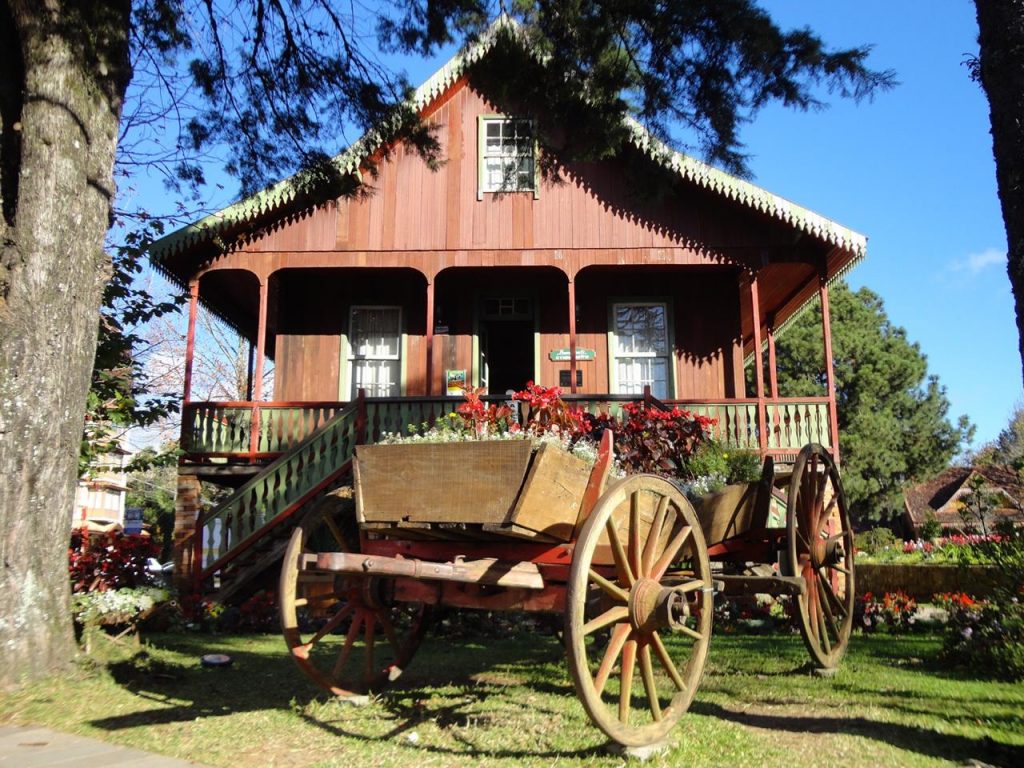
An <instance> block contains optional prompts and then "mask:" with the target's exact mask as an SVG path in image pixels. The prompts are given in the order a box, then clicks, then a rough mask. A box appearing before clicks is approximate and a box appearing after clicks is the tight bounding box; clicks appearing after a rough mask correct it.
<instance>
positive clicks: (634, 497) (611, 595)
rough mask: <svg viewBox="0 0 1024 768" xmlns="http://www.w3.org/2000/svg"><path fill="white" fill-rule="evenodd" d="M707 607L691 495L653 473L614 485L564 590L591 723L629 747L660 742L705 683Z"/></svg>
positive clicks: (572, 665)
mask: <svg viewBox="0 0 1024 768" xmlns="http://www.w3.org/2000/svg"><path fill="white" fill-rule="evenodd" d="M711 614H712V582H711V565H710V562H709V561H708V553H707V547H706V545H705V543H704V534H703V532H702V531H701V527H700V523H699V522H698V520H697V515H696V513H695V512H694V510H693V507H692V506H691V505H690V502H689V501H687V499H686V497H685V496H684V495H683V494H682V493H681V492H680V491H679V490H678V489H677V488H676V487H675V486H674V485H672V484H671V483H670V482H668V481H667V480H664V479H662V478H660V477H656V476H653V475H633V476H631V477H627V478H625V479H624V480H620V481H619V482H617V483H616V484H615V485H613V486H612V487H611V488H609V489H608V491H606V492H605V494H604V495H603V496H602V497H601V499H600V500H599V501H598V503H597V505H596V506H595V508H594V510H593V512H592V513H591V515H590V517H589V518H588V519H587V522H586V524H585V525H584V526H583V529H582V531H581V532H580V537H579V540H578V541H577V543H576V549H575V554H574V555H573V560H572V567H571V569H570V575H569V586H568V594H567V596H566V616H565V632H566V638H567V645H568V656H569V669H570V671H571V673H572V676H573V680H574V682H575V684H576V693H577V694H578V695H579V697H580V700H581V701H582V703H583V707H584V709H585V710H586V711H587V714H588V715H590V718H591V720H593V721H594V724H595V725H597V727H598V728H600V729H601V730H602V731H604V732H605V733H606V734H607V735H608V736H610V737H611V738H612V739H614V740H615V741H617V742H619V743H620V744H624V745H626V746H644V745H647V744H653V743H655V742H657V741H660V740H662V739H663V738H664V737H665V736H666V735H667V734H668V732H669V730H671V728H672V726H674V725H675V724H676V722H678V720H679V718H680V717H682V715H683V713H684V712H685V711H686V709H687V708H688V707H689V706H690V702H691V700H692V699H693V695H694V693H695V692H696V690H697V686H698V685H699V684H700V679H701V676H702V674H703V672H704V660H705V658H706V656H707V651H708V642H709V640H710V639H711ZM605 638H607V644H605V643H604V639H605ZM637 678H639V684H635V683H636V679H637Z"/></svg>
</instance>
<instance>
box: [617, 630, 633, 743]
mask: <svg viewBox="0 0 1024 768" xmlns="http://www.w3.org/2000/svg"><path fill="white" fill-rule="evenodd" d="M635 666H636V640H627V641H626V647H625V648H623V649H622V670H621V671H620V673H619V721H620V722H622V723H623V724H626V725H628V724H629V709H630V706H629V705H630V700H631V699H632V698H633V669H634V667H635Z"/></svg>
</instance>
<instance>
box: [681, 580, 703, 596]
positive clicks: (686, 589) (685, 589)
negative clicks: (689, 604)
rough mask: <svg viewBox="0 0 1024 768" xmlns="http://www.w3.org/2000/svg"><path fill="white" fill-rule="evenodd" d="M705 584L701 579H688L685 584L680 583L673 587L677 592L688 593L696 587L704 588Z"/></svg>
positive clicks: (695, 589) (696, 588) (694, 590)
mask: <svg viewBox="0 0 1024 768" xmlns="http://www.w3.org/2000/svg"><path fill="white" fill-rule="evenodd" d="M705 586H707V585H706V584H705V583H704V582H703V581H690V582H687V583H686V584H680V585H679V586H678V587H673V589H675V590H676V591H677V592H682V593H684V594H688V593H690V592H696V591H697V590H698V589H704V587H705Z"/></svg>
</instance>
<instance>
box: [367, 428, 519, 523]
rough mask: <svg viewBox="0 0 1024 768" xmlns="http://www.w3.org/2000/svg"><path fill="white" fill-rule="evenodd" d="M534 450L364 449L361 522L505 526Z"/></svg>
mask: <svg viewBox="0 0 1024 768" xmlns="http://www.w3.org/2000/svg"><path fill="white" fill-rule="evenodd" d="M530 449H531V448H530V443H529V441H526V440H508V441H494V442H479V443H446V444H433V445H431V444H420V445H409V444H405V445H366V446H359V448H358V449H357V451H356V457H357V458H356V465H357V471H358V475H357V493H356V505H357V506H356V512H357V516H358V518H359V522H360V523H373V522H398V523H400V522H409V523H417V522H418V523H433V522H438V523H500V522H503V521H504V520H505V519H506V518H507V516H508V515H509V513H510V511H511V510H512V508H513V506H514V504H515V502H516V497H517V496H518V494H519V490H520V487H521V486H522V484H523V479H524V477H525V475H526V468H527V465H528V462H529V460H530ZM410 488H415V489H416V493H415V494H411V493H409V489H410Z"/></svg>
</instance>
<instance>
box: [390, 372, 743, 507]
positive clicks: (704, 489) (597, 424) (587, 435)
mask: <svg viewBox="0 0 1024 768" xmlns="http://www.w3.org/2000/svg"><path fill="white" fill-rule="evenodd" d="M482 395H483V390H482V389H476V388H472V387H471V388H469V389H467V390H466V392H465V402H463V403H461V404H460V405H459V406H458V407H457V408H456V412H455V413H451V414H448V415H447V416H444V417H442V418H440V419H438V420H437V421H436V422H435V424H434V425H433V426H428V425H427V424H423V425H421V426H420V427H416V426H414V425H409V428H408V432H409V435H407V436H403V435H397V434H385V435H383V436H382V438H381V440H380V441H379V442H381V443H385V444H394V443H417V442H425V443H445V442H463V441H467V440H514V439H529V440H531V441H532V442H533V443H534V444H535V445H541V444H543V443H546V442H557V443H558V444H559V445H560V446H561V447H562V448H563V449H564V450H566V451H569V452H571V453H573V454H574V455H576V456H578V457H579V458H581V459H583V460H585V461H587V462H588V463H591V464H593V463H594V461H596V458H597V441H598V440H599V439H600V437H601V435H602V434H603V432H604V430H605V429H611V430H612V432H613V434H614V435H615V456H616V472H620V473H630V472H653V473H656V474H660V475H665V476H669V477H675V478H679V479H682V480H686V481H689V482H691V484H692V487H693V488H695V489H697V491H698V492H699V494H701V495H703V494H704V493H708V492H710V491H711V490H715V489H717V488H719V487H720V486H721V484H723V483H724V482H725V478H726V477H727V474H728V473H730V472H732V471H733V469H734V468H733V467H732V465H730V464H729V463H728V462H727V460H726V459H727V457H728V454H726V453H725V452H724V451H722V450H721V449H720V448H716V449H715V450H717V451H718V454H719V455H720V456H721V458H722V472H721V473H719V474H718V475H711V476H710V477H708V476H707V475H708V474H709V473H708V472H705V471H703V469H702V468H701V465H699V464H697V463H695V464H694V465H693V466H692V467H691V466H690V465H689V464H688V463H687V462H688V461H690V460H691V458H692V457H693V456H694V455H695V452H696V451H697V449H698V448H699V447H700V446H702V445H704V444H708V443H711V442H712V441H711V439H710V436H709V430H710V428H711V427H712V426H713V425H714V424H715V423H716V421H715V420H714V419H709V418H707V417H706V416H699V415H694V414H691V413H690V412H689V411H684V410H681V409H679V408H673V409H671V410H661V409H659V408H654V407H648V406H645V405H644V404H642V403H626V404H625V405H624V406H623V411H624V412H625V415H624V417H623V418H622V419H616V418H614V417H611V416H608V415H600V416H598V415H594V414H589V413H586V412H584V411H583V409H581V408H574V407H571V406H569V405H568V404H567V403H566V402H565V401H564V400H562V390H561V389H560V388H559V387H542V386H540V385H538V384H535V383H534V382H532V381H530V382H527V384H526V388H525V389H523V390H521V391H519V392H516V393H515V394H514V395H513V396H512V397H513V399H514V400H516V401H518V402H521V403H523V404H524V406H525V410H526V418H525V420H524V423H523V424H522V425H520V424H519V423H518V422H517V421H516V419H515V414H514V413H513V412H512V410H511V409H510V408H509V407H508V406H507V405H505V404H504V403H502V404H491V405H488V404H487V403H485V402H484V401H483V399H482ZM749 463H750V462H749V460H748V459H747V458H746V457H742V456H739V457H738V458H737V463H736V466H737V467H741V468H742V467H743V466H746V465H748V464H749ZM736 471H738V472H740V471H743V470H742V469H737V470H736Z"/></svg>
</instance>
